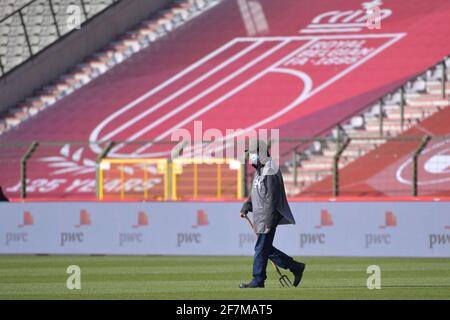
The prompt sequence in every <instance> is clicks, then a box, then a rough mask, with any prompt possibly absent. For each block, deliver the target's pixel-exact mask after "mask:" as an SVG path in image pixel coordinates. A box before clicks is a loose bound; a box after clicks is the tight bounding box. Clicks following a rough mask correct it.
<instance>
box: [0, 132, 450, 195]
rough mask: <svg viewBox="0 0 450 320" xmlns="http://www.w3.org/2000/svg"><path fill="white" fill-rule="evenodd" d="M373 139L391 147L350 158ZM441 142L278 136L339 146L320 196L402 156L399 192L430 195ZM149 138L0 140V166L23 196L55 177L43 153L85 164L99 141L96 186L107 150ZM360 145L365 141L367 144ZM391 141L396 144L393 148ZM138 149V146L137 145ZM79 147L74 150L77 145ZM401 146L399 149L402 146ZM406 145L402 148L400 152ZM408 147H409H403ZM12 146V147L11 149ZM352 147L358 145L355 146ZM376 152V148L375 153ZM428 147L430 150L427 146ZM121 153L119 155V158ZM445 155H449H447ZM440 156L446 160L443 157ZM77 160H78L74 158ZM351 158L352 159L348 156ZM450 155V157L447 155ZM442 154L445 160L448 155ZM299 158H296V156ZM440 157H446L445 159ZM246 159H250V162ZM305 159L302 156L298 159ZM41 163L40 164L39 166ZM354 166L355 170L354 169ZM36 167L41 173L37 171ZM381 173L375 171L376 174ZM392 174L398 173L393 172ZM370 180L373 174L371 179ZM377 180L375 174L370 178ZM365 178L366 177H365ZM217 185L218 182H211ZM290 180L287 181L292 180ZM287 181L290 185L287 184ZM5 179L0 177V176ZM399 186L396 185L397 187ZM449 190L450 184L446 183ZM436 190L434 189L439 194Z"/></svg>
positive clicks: (297, 171)
mask: <svg viewBox="0 0 450 320" xmlns="http://www.w3.org/2000/svg"><path fill="white" fill-rule="evenodd" d="M371 140H384V141H385V142H387V143H386V144H380V145H381V146H384V145H388V144H389V143H390V144H391V148H387V149H386V150H385V151H380V149H381V148H375V149H373V150H371V151H369V152H367V153H366V154H365V155H364V156H365V157H366V161H364V160H363V161H359V162H358V159H357V158H358V157H356V158H355V159H353V160H352V159H350V157H349V155H348V154H347V150H349V146H350V145H352V144H357V145H358V143H360V142H364V143H363V144H367V143H368V142H369V141H371ZM441 141H445V142H446V143H447V142H448V143H450V136H429V135H426V136H409V137H370V138H367V137H351V138H349V137H346V138H345V139H344V140H343V141H342V142H341V144H339V145H338V139H337V138H330V137H316V138H292V139H287V138H285V139H280V141H279V147H280V151H283V150H289V148H290V145H292V144H298V143H314V142H320V143H322V144H335V145H336V146H338V147H337V148H336V149H333V150H334V154H332V155H330V156H329V160H330V162H329V163H327V164H326V167H324V168H319V169H317V171H323V172H326V173H323V172H321V173H320V174H319V175H321V177H320V178H318V179H317V180H316V181H313V182H311V183H310V186H313V185H315V184H317V183H324V181H325V182H326V184H325V187H322V188H323V189H322V190H321V192H322V194H321V195H326V196H340V195H342V194H343V193H344V194H347V193H348V188H347V185H348V180H352V179H356V180H358V179H361V177H360V176H358V174H356V175H355V176H352V175H354V174H355V172H357V173H358V172H359V174H361V173H364V172H365V171H367V170H368V169H370V168H366V167H365V166H367V159H368V160H369V163H370V162H371V161H372V162H373V161H376V163H381V164H384V163H386V167H387V166H388V164H389V163H390V162H394V161H397V160H398V159H401V158H403V161H407V162H410V168H409V166H408V170H407V171H408V172H407V174H408V177H410V182H409V183H407V184H406V185H404V186H403V187H402V190H400V191H399V192H401V194H402V195H404V196H419V195H424V194H429V193H430V192H429V191H430V190H429V188H428V187H427V185H426V184H422V180H421V179H424V177H423V176H422V175H421V172H424V170H422V169H420V168H421V167H420V166H419V163H420V160H421V159H422V158H421V156H422V155H423V154H424V151H425V150H427V147H428V146H430V144H432V146H431V148H433V146H434V145H436V144H438V143H440V142H441ZM149 142H153V141H134V142H125V141H108V142H99V143H88V142H28V143H25V142H23V143H2V144H0V155H2V156H0V165H1V167H2V168H4V167H8V164H7V161H10V162H11V163H12V162H15V163H16V165H15V166H11V168H15V169H11V170H13V171H14V170H17V174H15V176H17V177H19V179H20V183H19V185H20V188H18V190H19V192H20V197H21V198H27V197H28V196H29V192H28V188H29V187H28V183H29V181H28V177H30V176H31V177H34V178H36V177H39V179H42V178H45V177H46V175H47V176H52V174H53V173H50V169H49V167H46V168H44V169H43V167H42V162H40V161H42V160H41V159H43V157H44V158H45V157H47V158H49V157H50V158H52V157H53V158H57V156H58V155H61V154H65V157H66V159H63V160H61V161H62V162H66V163H67V162H70V161H72V162H76V161H78V163H82V162H83V161H84V162H85V159H83V158H81V159H80V154H82V153H83V152H85V150H87V149H89V147H90V146H92V145H93V144H97V145H98V146H99V147H100V148H101V149H102V152H100V153H99V154H98V155H97V156H95V154H93V153H92V155H91V158H92V159H90V160H88V161H89V162H90V165H91V169H92V170H91V171H90V177H91V178H93V180H95V181H97V185H96V189H97V188H98V170H99V165H100V163H101V162H102V160H103V159H104V158H105V157H111V156H108V153H110V152H111V151H112V150H114V147H115V146H118V145H125V144H126V145H134V144H137V145H142V144H147V143H149ZM158 143H162V144H173V146H175V144H176V142H164V141H161V142H158ZM363 144H361V145H363ZM392 144H394V146H393V147H392ZM69 146H70V147H71V148H72V149H71V150H72V151H71V152H68V151H67V150H66V153H64V152H60V151H62V149H63V148H65V147H67V149H68V147H69ZM81 148H83V149H84V150H83V151H82V152H77V151H80V149H81ZM136 148H137V147H136ZM171 148H172V147H169V148H168V149H167V150H170V149H171ZM75 149H76V150H75ZM398 150H400V151H398ZM401 150H403V151H401ZM405 150H406V151H405ZM11 151H13V152H11ZM353 151H354V150H353ZM372 152H373V153H372ZM426 152H428V151H426ZM8 154H9V156H10V158H9V160H8V159H6V157H7V155H8ZM75 154H78V156H75ZM297 156H298V155H297V154H296V153H295V152H294V153H293V155H292V157H297ZM115 157H116V156H114V153H112V158H115ZM117 158H119V157H117ZM444 158H445V157H444ZM444 158H442V159H444ZM71 159H75V160H71ZM349 159H350V160H349ZM445 159H447V158H445ZM445 159H444V160H445ZM288 160H289V157H288V158H283V157H281V158H280V165H281V168H282V170H283V171H284V172H285V175H287V174H289V170H291V174H293V177H294V179H293V180H294V183H293V184H294V185H295V184H296V183H298V182H299V181H297V179H298V180H302V178H303V177H304V176H303V175H305V174H306V173H304V172H303V171H302V170H303V169H302V167H301V166H298V165H297V163H298V161H294V164H295V165H294V166H293V168H289V167H288V166H283V163H284V162H283V161H285V162H286V161H288ZM295 160H298V159H295ZM444 160H442V161H444ZM62 162H60V163H58V164H57V165H54V166H53V167H54V168H57V169H62V168H66V167H64V166H63V165H62ZM246 162H248V161H246ZM300 162H301V161H300ZM36 164H38V166H36ZM70 165H71V166H72V167H73V166H76V164H70ZM241 165H242V169H241V170H242V172H243V174H242V177H243V181H242V183H241V185H242V190H243V195H246V194H247V193H248V190H249V184H250V183H251V175H252V174H251V173H252V171H249V170H248V169H249V167H250V166H249V165H248V164H247V165H244V164H241ZM438 166H440V167H442V168H444V167H445V168H446V167H449V166H450V163H442V164H438ZM352 167H353V169H352ZM67 168H70V166H69V165H67ZM36 170H38V171H39V172H36ZM383 170H385V168H384V167H382V168H381V169H379V170H378V171H379V172H382V171H383ZM379 172H376V173H377V174H378V173H379ZM390 178H392V179H394V177H390ZM371 179H372V178H371ZM372 180H373V179H372ZM288 181H289V179H288V178H287V177H286V176H285V182H288ZM364 182H365V181H364ZM211 183H212V184H213V185H214V182H211ZM288 183H289V182H288ZM288 183H287V188H288V187H289V186H288ZM378 183H379V184H382V185H383V189H385V190H386V191H388V190H390V189H394V188H393V186H392V185H390V184H391V182H389V181H387V180H386V181H385V178H383V177H379V178H378ZM0 184H1V181H0ZM2 187H3V189H5V187H7V186H5V185H3V186H2ZM396 188H397V186H396ZM447 189H448V188H447ZM436 190H437V191H436V192H437V194H439V192H440V191H439V190H443V189H442V188H441V189H439V190H438V189H436ZM448 191H450V189H448ZM365 192H366V190H362V189H361V190H360V194H364V193H365ZM436 192H434V193H433V194H434V195H435V194H436ZM302 194H304V195H311V193H310V192H309V191H308V189H306V192H304V193H300V195H302ZM312 195H317V193H315V194H314V193H313V194H312ZM92 197H95V191H94V192H93V194H92Z"/></svg>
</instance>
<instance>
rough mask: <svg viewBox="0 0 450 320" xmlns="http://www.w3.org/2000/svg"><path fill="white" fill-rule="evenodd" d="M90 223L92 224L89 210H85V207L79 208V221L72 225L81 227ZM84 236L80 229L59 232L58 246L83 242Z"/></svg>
mask: <svg viewBox="0 0 450 320" xmlns="http://www.w3.org/2000/svg"><path fill="white" fill-rule="evenodd" d="M91 224H92V221H91V215H90V214H89V212H87V210H86V209H81V210H80V223H79V224H76V225H75V226H74V227H75V228H81V227H84V226H90V225H91ZM84 236H85V234H84V233H83V232H81V231H79V232H73V231H66V232H61V235H60V246H61V247H64V246H66V245H68V244H79V243H83V242H84Z"/></svg>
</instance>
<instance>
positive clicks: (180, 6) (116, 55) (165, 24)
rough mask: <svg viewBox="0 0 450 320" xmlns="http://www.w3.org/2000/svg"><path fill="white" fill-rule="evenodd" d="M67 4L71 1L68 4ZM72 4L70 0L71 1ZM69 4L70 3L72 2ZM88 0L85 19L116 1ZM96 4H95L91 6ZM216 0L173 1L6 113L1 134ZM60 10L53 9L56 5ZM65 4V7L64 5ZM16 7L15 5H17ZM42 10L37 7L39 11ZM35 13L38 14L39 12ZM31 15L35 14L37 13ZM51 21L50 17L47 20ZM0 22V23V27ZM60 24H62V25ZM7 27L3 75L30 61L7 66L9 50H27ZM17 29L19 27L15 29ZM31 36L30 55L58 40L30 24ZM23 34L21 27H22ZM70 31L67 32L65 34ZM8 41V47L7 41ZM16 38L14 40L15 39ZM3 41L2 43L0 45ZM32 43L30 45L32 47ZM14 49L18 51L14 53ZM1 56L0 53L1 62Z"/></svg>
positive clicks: (0, 122) (0, 125)
mask: <svg viewBox="0 0 450 320" xmlns="http://www.w3.org/2000/svg"><path fill="white" fill-rule="evenodd" d="M67 2H68V3H69V2H70V1H67ZM72 2H73V1H72ZM72 2H70V3H72ZM91 2H92V1H88V0H85V2H84V3H85V8H86V12H88V17H91V16H93V15H95V14H97V13H98V12H100V11H101V10H102V9H104V8H106V7H107V5H108V3H109V4H112V3H113V2H115V1H112V0H105V1H103V0H101V1H94V2H92V3H91ZM94 3H95V4H94ZM217 3H218V1H217V0H214V1H203V0H201V1H194V0H188V1H175V3H174V5H173V6H172V8H170V9H168V10H165V11H161V12H160V13H159V15H158V16H157V17H154V18H152V19H150V20H148V21H144V22H142V24H141V25H140V26H139V27H138V28H137V29H135V30H132V31H129V32H128V33H127V34H125V35H123V36H122V37H121V38H120V39H117V40H116V41H115V42H113V43H111V44H110V46H109V47H108V48H106V49H105V50H103V51H101V52H97V53H96V54H95V55H93V56H92V57H89V58H88V59H87V60H86V61H84V62H83V63H81V64H79V65H77V66H74V67H73V68H72V70H71V71H70V72H68V73H66V74H64V75H62V76H61V77H60V79H58V80H56V81H54V83H52V84H49V85H47V86H45V87H44V88H42V90H40V92H39V93H38V94H37V95H35V96H33V97H30V98H28V99H27V101H25V102H24V103H22V104H20V105H19V106H17V108H13V109H11V110H10V111H9V112H8V115H6V116H4V117H3V119H0V134H1V133H3V132H6V131H7V130H9V129H11V128H14V127H15V126H17V125H19V124H20V123H21V122H22V121H25V120H26V119H28V118H29V117H32V116H34V115H36V114H37V113H38V112H39V111H41V110H43V109H45V108H47V107H49V106H51V105H53V104H54V103H56V102H57V101H58V100H60V99H62V98H63V97H65V96H67V95H69V94H70V93H72V92H74V91H75V90H77V89H79V88H81V87H82V86H84V85H86V84H88V83H89V82H90V81H92V80H93V79H95V78H97V77H98V76H100V75H101V74H103V73H105V72H107V71H108V70H110V69H111V68H113V67H114V66H115V65H117V64H119V63H121V62H123V61H124V60H126V59H127V58H129V57H130V56H131V55H133V54H134V53H136V52H138V51H140V50H141V49H143V48H146V47H147V46H148V45H149V44H150V43H152V42H154V41H156V40H157V39H159V38H161V37H162V36H164V35H165V34H167V32H170V31H172V30H173V29H175V28H177V27H179V26H180V25H182V24H183V23H185V22H187V21H189V20H190V19H192V18H194V17H195V16H196V15H198V14H199V13H200V12H202V11H203V10H206V9H209V8H210V7H211V6H212V5H215V4H217ZM34 4H36V5H37V4H39V2H33V3H32V4H31V5H30V7H32V6H33V5H34ZM57 4H58V5H59V6H60V7H59V8H58V7H56V5H57ZM54 5H55V8H54V10H55V11H56V12H58V11H59V10H60V8H65V6H62V5H61V3H60V2H59V1H58V2H54ZM66 5H67V4H66ZM13 7H14V6H12V5H11V6H8V8H13ZM16 7H17V5H16ZM41 7H42V8H43V6H40V7H39V8H41ZM28 9H29V8H28V7H25V8H24V10H28ZM39 10H40V9H39ZM39 10H37V11H39ZM42 10H43V9H42ZM33 12H35V13H36V10H34V11H33ZM33 16H34V17H42V15H41V14H38V15H33ZM12 18H14V19H17V18H18V17H17V16H16V15H14V16H13V17H11V19H12ZM46 18H47V19H50V17H48V16H47V17H46ZM1 24H2V23H1V22H0V25H1ZM62 24H63V23H62V22H61V25H62ZM6 25H7V26H8V27H6V28H5V33H4V35H3V40H2V37H1V36H0V43H4V44H5V45H4V46H2V48H3V49H1V50H4V51H5V57H6V60H5V61H6V63H5V64H4V72H7V71H8V70H9V69H11V68H13V67H14V66H16V65H17V64H19V63H20V62H22V61H25V60H26V59H27V58H29V54H28V53H26V52H25V53H24V54H23V55H21V56H17V55H14V56H13V58H12V59H13V61H15V62H14V63H8V61H9V60H8V59H9V58H8V55H7V50H10V51H17V52H18V51H21V52H23V51H24V50H25V48H26V44H25V43H24V42H25V39H24V37H23V32H21V31H20V30H18V31H17V33H15V32H14V33H13V34H12V35H8V32H9V24H8V23H6ZM18 28H19V29H20V28H22V27H18ZM51 28H53V29H55V26H54V25H52V26H50V27H48V28H47V29H45V28H44V29H45V30H47V31H49V30H50V29H51ZM31 30H32V31H31V34H33V32H36V33H37V34H39V36H35V39H39V41H42V43H41V44H40V45H39V46H38V47H36V50H35V48H34V47H33V53H36V52H38V51H40V50H42V49H43V48H45V47H46V46H47V45H48V44H50V43H52V42H53V41H55V40H56V39H57V37H56V34H55V30H53V31H51V32H50V33H51V34H52V35H50V36H48V37H47V36H46V33H45V30H43V29H42V25H38V24H36V25H33V27H32V28H31ZM22 31H23V28H22ZM68 31H70V30H66V32H68ZM10 38H11V42H12V43H13V44H12V45H11V43H10V42H8V40H9V39H10ZM14 39H16V40H14ZM19 39H22V40H20V41H22V42H21V43H19V42H20V41H19ZM2 41H3V42H2ZM33 43H34V42H32V45H33ZM16 47H17V50H16ZM1 56H2V53H1V52H0V60H1Z"/></svg>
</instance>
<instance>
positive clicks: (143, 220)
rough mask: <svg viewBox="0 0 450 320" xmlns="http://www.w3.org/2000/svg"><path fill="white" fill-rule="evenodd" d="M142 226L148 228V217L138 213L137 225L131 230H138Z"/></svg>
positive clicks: (143, 213) (141, 212)
mask: <svg viewBox="0 0 450 320" xmlns="http://www.w3.org/2000/svg"><path fill="white" fill-rule="evenodd" d="M143 226H148V216H147V214H146V213H145V212H143V211H140V212H139V213H138V216H137V224H134V225H133V228H139V227H143Z"/></svg>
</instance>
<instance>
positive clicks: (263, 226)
mask: <svg viewBox="0 0 450 320" xmlns="http://www.w3.org/2000/svg"><path fill="white" fill-rule="evenodd" d="M265 160H266V161H265V163H264V164H263V167H262V168H261V170H256V172H255V177H254V178H253V182H252V189H251V193H250V197H249V198H248V200H247V201H246V202H245V203H244V205H243V206H242V209H241V212H243V213H245V214H247V213H248V212H253V225H254V228H255V232H256V233H268V232H269V231H270V229H271V228H274V227H276V226H277V225H278V224H295V219H294V217H293V215H292V212H291V209H290V208H289V204H288V202H287V198H286V192H285V190H284V182H283V176H282V175H281V171H280V169H279V168H278V167H277V166H275V164H274V163H273V161H272V159H271V158H270V157H268V158H266V159H265Z"/></svg>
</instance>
